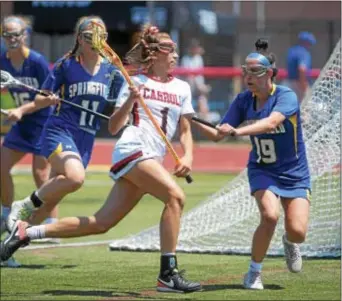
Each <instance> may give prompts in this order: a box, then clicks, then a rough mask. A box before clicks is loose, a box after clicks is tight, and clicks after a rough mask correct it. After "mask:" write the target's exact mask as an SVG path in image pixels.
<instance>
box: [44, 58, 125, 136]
mask: <svg viewBox="0 0 342 301" xmlns="http://www.w3.org/2000/svg"><path fill="white" fill-rule="evenodd" d="M60 63H61V60H59V61H57V63H56V64H55V66H54V68H53V70H52V72H51V73H50V75H49V76H48V78H47V79H46V81H45V82H44V84H43V87H42V88H43V89H44V90H49V91H52V92H54V93H58V94H59V96H60V97H61V98H63V99H65V100H68V101H70V102H73V103H75V104H78V105H80V106H82V107H84V108H87V109H90V110H92V111H95V112H98V113H102V112H103V110H104V109H105V107H106V105H107V103H108V102H113V101H115V97H116V95H117V94H118V92H119V90H120V88H121V85H122V83H123V77H122V75H121V73H120V72H119V71H118V70H117V69H116V68H115V67H114V66H112V65H110V64H109V63H108V62H107V61H103V62H102V63H101V66H100V69H99V71H98V72H97V73H96V74H95V75H91V74H89V73H88V72H87V71H86V70H85V69H84V68H83V66H82V65H81V64H80V62H79V59H78V57H71V58H69V59H67V60H65V61H63V62H62V63H61V64H60ZM113 87H114V88H113ZM49 122H53V123H54V124H57V125H66V124H67V125H68V126H72V127H73V128H77V129H80V130H83V131H86V132H88V133H91V134H93V135H95V134H96V132H97V130H99V128H100V119H99V117H96V116H95V115H93V114H90V113H87V112H84V111H81V110H80V109H79V108H76V107H73V106H71V105H69V104H66V103H63V102H61V103H60V104H59V105H58V106H56V108H55V110H54V112H53V114H52V116H51V117H50V119H49Z"/></svg>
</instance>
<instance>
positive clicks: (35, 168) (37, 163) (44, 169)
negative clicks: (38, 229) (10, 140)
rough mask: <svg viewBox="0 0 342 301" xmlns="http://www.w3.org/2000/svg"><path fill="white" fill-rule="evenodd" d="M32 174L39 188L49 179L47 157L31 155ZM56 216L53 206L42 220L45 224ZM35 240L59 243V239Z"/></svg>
mask: <svg viewBox="0 0 342 301" xmlns="http://www.w3.org/2000/svg"><path fill="white" fill-rule="evenodd" d="M32 174H33V178H34V181H35V183H36V187H37V188H40V187H41V186H42V185H43V184H44V183H45V182H47V181H48V180H49V176H50V174H51V167H50V164H49V162H48V160H47V159H45V158H44V157H43V156H37V155H34V156H33V163H32ZM57 218H58V207H57V206H54V207H53V209H52V210H51V211H50V213H49V215H48V217H47V218H46V220H45V221H44V223H45V224H51V223H55V222H56V221H57ZM37 242H42V243H46V242H49V243H59V239H52V238H51V239H50V238H47V239H40V240H37Z"/></svg>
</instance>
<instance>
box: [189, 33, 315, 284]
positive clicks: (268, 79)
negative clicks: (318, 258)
mask: <svg viewBox="0 0 342 301" xmlns="http://www.w3.org/2000/svg"><path fill="white" fill-rule="evenodd" d="M255 45H256V49H257V50H256V51H255V52H252V53H250V54H249V55H248V56H247V58H246V61H245V65H243V66H242V68H243V73H244V80H245V84H246V85H247V87H248V90H247V91H245V92H243V93H240V94H239V95H237V97H236V98H235V100H234V102H233V103H232V105H231V106H230V108H229V110H228V112H227V113H226V115H225V116H224V118H223V120H222V121H221V124H220V125H219V126H217V130H215V129H212V128H209V127H207V126H204V125H202V124H199V123H196V122H194V124H195V125H196V127H198V128H200V129H201V130H202V131H203V132H204V133H205V134H206V135H207V136H208V137H209V138H211V139H212V140H214V141H219V140H221V139H223V137H224V136H229V135H232V136H247V135H248V136H250V139H251V142H252V146H253V148H252V151H251V152H250V156H249V162H248V178H249V184H250V190H251V194H252V195H253V196H254V197H255V199H256V201H257V204H258V207H259V211H260V215H261V221H260V224H259V226H258V228H257V229H256V231H255V233H254V237H253V242H252V259H251V263H250V267H249V271H248V273H247V274H246V275H245V277H244V287H245V288H248V289H263V284H262V281H261V276H260V275H261V268H262V261H263V259H264V257H265V255H266V252H267V249H268V247H269V245H270V242H271V239H272V236H273V233H274V230H275V228H276V225H277V222H278V219H279V215H280V205H279V204H280V202H279V200H280V201H281V204H282V206H283V208H284V212H285V230H286V233H285V234H284V235H283V238H282V239H283V244H284V251H285V256H286V262H287V266H288V269H289V270H290V271H291V272H294V273H296V272H300V271H301V269H302V258H301V254H300V249H299V246H298V244H299V243H302V242H303V241H304V240H305V236H306V233H307V228H308V219H309V207H310V203H309V198H310V189H311V186H310V185H311V184H310V173H309V168H308V162H307V158H306V152H305V144H304V140H303V134H302V126H301V119H300V108H299V102H298V99H297V96H296V94H295V93H294V92H293V91H292V90H291V89H289V88H287V87H285V86H278V85H275V84H274V83H273V80H274V78H275V76H276V74H277V69H276V68H275V57H274V55H273V54H272V53H268V52H267V48H268V43H267V41H266V40H261V39H259V40H258V41H257V42H256V44H255ZM237 201H238V200H237Z"/></svg>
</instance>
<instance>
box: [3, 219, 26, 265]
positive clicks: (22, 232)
mask: <svg viewBox="0 0 342 301" xmlns="http://www.w3.org/2000/svg"><path fill="white" fill-rule="evenodd" d="M27 227H28V223H27V222H23V221H20V220H19V221H18V222H17V223H16V224H15V226H14V227H13V230H12V232H11V234H10V235H9V236H8V237H6V239H5V240H4V241H2V242H1V245H0V260H1V261H6V260H8V259H9V258H10V257H11V256H12V255H13V254H14V253H15V251H17V250H18V249H19V248H20V247H26V246H27V245H28V244H29V242H30V238H29V237H28V236H27V235H26V228H27Z"/></svg>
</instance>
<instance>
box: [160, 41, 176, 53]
mask: <svg viewBox="0 0 342 301" xmlns="http://www.w3.org/2000/svg"><path fill="white" fill-rule="evenodd" d="M158 50H159V51H160V52H162V53H165V54H169V53H175V52H176V51H177V45H176V44H175V43H160V44H159V45H158Z"/></svg>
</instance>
